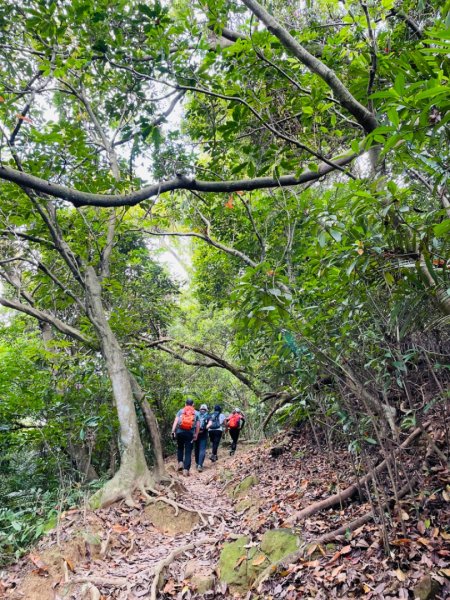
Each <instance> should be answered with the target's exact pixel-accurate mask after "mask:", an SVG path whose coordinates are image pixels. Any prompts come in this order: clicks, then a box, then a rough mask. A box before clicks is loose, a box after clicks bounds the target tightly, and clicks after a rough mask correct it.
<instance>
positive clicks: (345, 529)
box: [314, 477, 417, 544]
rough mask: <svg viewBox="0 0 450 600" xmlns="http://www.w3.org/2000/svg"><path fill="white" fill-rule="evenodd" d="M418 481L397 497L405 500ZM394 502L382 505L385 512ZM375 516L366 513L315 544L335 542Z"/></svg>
mask: <svg viewBox="0 0 450 600" xmlns="http://www.w3.org/2000/svg"><path fill="white" fill-rule="evenodd" d="M416 481H417V477H413V478H412V479H411V480H410V481H409V482H408V483H407V484H405V485H404V486H403V487H402V488H400V489H399V491H398V494H397V497H398V498H403V496H405V495H406V494H407V493H408V492H409V491H410V490H411V487H412V486H413V485H414V484H415V482H416ZM394 500H395V498H390V499H389V500H387V501H386V502H384V503H383V505H382V509H383V510H384V509H385V508H387V507H388V506H389V505H391V504H392V503H393V502H394ZM375 516H376V515H375V514H374V512H373V510H371V511H370V512H368V513H366V514H365V515H362V516H361V517H358V519H355V520H354V521H350V523H347V524H346V525H342V527H339V528H338V529H335V530H334V531H330V532H329V533H325V534H324V535H322V536H321V537H320V538H318V539H317V540H316V541H315V542H314V543H317V544H324V543H327V542H331V540H334V539H336V538H337V537H339V536H341V535H345V534H346V533H347V532H348V531H355V529H358V527H361V525H365V524H366V523H369V521H372V519H374V518H375Z"/></svg>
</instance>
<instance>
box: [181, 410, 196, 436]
mask: <svg viewBox="0 0 450 600" xmlns="http://www.w3.org/2000/svg"><path fill="white" fill-rule="evenodd" d="M194 423H195V408H194V407H193V406H185V407H184V408H183V412H182V413H181V416H180V421H179V423H178V426H179V428H180V429H184V430H190V429H193V428H194Z"/></svg>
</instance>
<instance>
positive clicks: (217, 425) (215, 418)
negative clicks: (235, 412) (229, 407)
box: [211, 411, 221, 429]
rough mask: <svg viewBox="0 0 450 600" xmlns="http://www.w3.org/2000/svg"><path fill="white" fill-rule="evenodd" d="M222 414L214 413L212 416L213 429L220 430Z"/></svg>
mask: <svg viewBox="0 0 450 600" xmlns="http://www.w3.org/2000/svg"><path fill="white" fill-rule="evenodd" d="M220 428H221V424H220V412H217V411H214V412H213V414H212V416H211V429H220Z"/></svg>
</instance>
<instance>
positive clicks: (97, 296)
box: [85, 266, 155, 508]
mask: <svg viewBox="0 0 450 600" xmlns="http://www.w3.org/2000/svg"><path fill="white" fill-rule="evenodd" d="M85 285H86V301H87V311H88V315H89V318H90V321H91V323H92V324H93V326H94V327H95V330H96V332H97V335H98V338H99V342H100V347H101V352H102V355H103V358H104V360H105V364H106V368H107V370H108V374H109V377H110V380H111V384H112V389H113V395H114V400H115V403H116V408H117V415H118V418H119V430H120V442H121V446H122V448H121V464H120V468H119V470H118V471H117V473H116V474H115V475H114V477H113V478H112V479H111V480H109V481H108V482H107V483H106V484H105V485H104V486H103V487H102V488H101V489H100V490H99V491H98V492H97V493H96V494H94V496H93V497H92V498H91V506H92V507H93V508H98V507H101V506H107V505H109V504H112V503H113V502H115V501H117V500H120V499H122V498H124V499H125V501H126V503H127V504H129V505H133V500H132V497H131V496H132V493H133V492H134V491H135V490H136V489H137V490H140V491H141V492H143V493H145V488H148V487H153V486H154V483H155V480H154V477H153V475H152V474H151V473H150V471H149V469H148V467H147V463H146V460H145V456H144V448H143V446H142V443H141V439H140V436H139V428H138V422H137V417H136V412H135V408H134V400H133V392H132V389H131V382H130V377H129V373H128V370H127V367H126V365H125V359H124V356H123V352H122V350H121V348H120V346H119V343H118V341H117V339H116V337H115V335H114V333H113V331H112V329H111V327H110V326H109V323H108V321H107V319H106V317H105V311H104V307H103V304H102V300H101V287H100V282H99V279H98V277H97V275H96V273H95V271H94V269H93V267H91V266H90V267H88V268H87V269H86V278H85Z"/></svg>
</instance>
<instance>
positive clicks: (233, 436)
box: [230, 429, 241, 452]
mask: <svg viewBox="0 0 450 600" xmlns="http://www.w3.org/2000/svg"><path fill="white" fill-rule="evenodd" d="M240 433H241V430H240V429H230V437H231V439H232V442H231V452H234V451H235V450H236V446H237V443H238V439H239V434H240Z"/></svg>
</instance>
